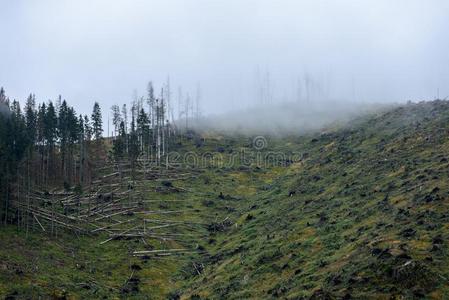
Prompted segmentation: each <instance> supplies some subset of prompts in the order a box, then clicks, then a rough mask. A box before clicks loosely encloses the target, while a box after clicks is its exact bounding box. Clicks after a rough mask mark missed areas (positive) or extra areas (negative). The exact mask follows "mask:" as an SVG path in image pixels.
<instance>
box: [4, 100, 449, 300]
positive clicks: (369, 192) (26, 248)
mask: <svg viewBox="0 0 449 300" xmlns="http://www.w3.org/2000/svg"><path fill="white" fill-rule="evenodd" d="M448 137H449V102H446V101H432V102H423V103H418V104H412V103H410V104H407V105H404V106H400V107H396V108H393V109H390V110H388V111H386V112H379V113H377V114H372V115H369V116H365V117H360V118H358V119H356V120H353V121H352V122H350V123H349V124H348V125H345V126H344V127H341V128H327V129H326V130H323V131H322V132H319V133H313V134H307V135H293V134H291V135H289V136H284V137H265V138H262V137H257V138H254V137H253V138H249V137H246V136H241V137H238V136H227V135H217V134H216V133H214V134H210V135H206V134H204V135H203V136H197V135H194V134H192V135H190V136H187V137H185V139H184V140H182V141H180V142H179V143H178V145H177V148H176V149H172V150H173V151H177V153H178V154H179V155H180V157H184V159H183V160H179V158H178V160H179V162H180V163H179V164H177V165H176V166H175V165H172V167H173V168H172V169H170V168H155V169H151V170H150V172H149V174H150V175H148V174H147V171H145V173H144V175H142V174H141V173H139V174H140V175H141V176H140V177H138V178H139V179H138V180H136V181H135V182H133V190H134V191H133V192H132V193H133V194H132V195H134V196H133V197H135V198H132V199H131V200H130V198H129V197H128V198H127V199H126V198H125V197H123V199H122V198H120V201H123V202H124V204H123V203H122V204H121V206H120V207H121V209H123V208H127V209H129V210H131V208H132V209H133V210H132V213H120V214H117V215H113V216H112V215H109V216H108V217H105V218H103V216H101V215H96V216H95V218H94V220H93V221H95V222H93V221H92V222H90V221H89V222H90V223H89V226H90V225H92V224H93V225H94V226H97V227H93V228H91V227H89V228H88V229H89V231H90V232H93V231H95V229H94V228H97V229H98V228H100V229H101V228H106V227H107V228H108V230H98V232H97V231H95V232H96V233H95V234H87V235H84V234H83V235H78V234H74V233H73V232H72V231H70V230H63V229H61V230H60V231H59V234H58V236H57V237H56V238H55V237H49V236H48V235H47V234H46V233H45V232H43V231H41V230H34V231H30V232H29V233H28V234H27V233H26V232H24V230H22V229H21V230H17V229H16V228H15V227H13V226H7V227H1V228H0V240H1V243H2V246H1V247H0V295H1V296H3V297H5V298H8V299H16V298H18V299H23V298H38V297H44V298H48V297H53V298H58V299H65V298H67V299H81V298H135V299H166V298H171V299H179V298H181V299H223V298H225V299H251V298H252V299H267V298H268V299H269V298H287V299H304V298H305V299H309V298H310V299H342V298H344V299H352V298H354V299H366V298H376V299H378V298H380V299H382V298H384V299H390V298H396V299H401V297H404V298H406V299H413V298H422V297H426V298H435V299H444V298H448V297H449V282H448V280H449V269H448V268H447V267H446V266H447V265H448V264H449V255H448V249H447V241H446V240H447V238H448V236H449V215H448V213H447V211H448V209H449V202H448V199H449V184H448V182H449V181H448V177H449V176H448V172H447V168H448V167H449V161H448V159H449V139H448ZM189 153H190V154H192V153H193V154H194V155H193V156H191V155H190V154H189ZM189 155H190V156H189ZM141 169H142V170H143V169H145V166H141ZM102 172H103V173H102V174H101V176H100V177H99V179H98V181H99V182H98V183H97V186H96V189H97V192H98V189H100V188H101V189H103V190H104V192H103V194H104V193H106V192H111V190H110V189H111V187H112V186H119V188H117V189H118V190H117V191H116V192H117V193H118V194H124V193H126V190H127V189H128V190H129V184H128V188H127V187H126V184H122V182H120V180H119V178H116V177H113V179H111V178H110V177H108V174H109V173H110V171H109V170H107V166H106V167H105V169H104V170H103V171H102ZM85 193H87V192H85ZM86 197H87V198H88V196H86ZM87 198H86V199H87ZM61 199H62V198H61ZM126 201H128V202H126ZM133 201H134V202H133ZM89 203H90V202H89ZM133 203H135V204H136V206H135V207H133V206H132V205H133ZM142 203H143V204H142ZM126 205H128V206H126ZM78 211H79V210H78ZM89 212H90V210H89ZM120 212H122V211H120ZM101 213H103V212H101ZM61 218H62V216H61ZM89 220H90V219H89ZM144 220H145V221H144ZM125 222H130V223H132V225H129V226H128V225H126V224H125ZM146 222H150V223H151V222H153V223H156V224H159V225H161V226H165V227H158V226H159V225H156V226H153V225H152V227H151V229H148V227H146V226H148V225H146V224H148V223H146ZM157 222H159V223H157ZM113 224H118V225H117V226H119V227H120V228H121V229H120V233H121V234H120V235H117V232H115V231H113V230H110V229H111V228H110V227H109V226H111V225H113ZM36 226H37V225H36ZM71 226H75V225H71ZM77 226H81V225H79V224H78V225H77ZM114 226H115V225H114ZM83 229H84V227H83ZM86 230H87V227H86ZM146 230H149V231H148V232H149V233H148V232H147V231H146ZM125 231H126V232H125ZM125 233H126V235H125ZM27 235H28V236H27ZM173 249H182V251H178V252H179V253H176V251H175V252H170V253H168V252H167V253H166V254H167V255H159V254H160V253H165V252H151V251H154V250H158V251H160V250H163V251H167V250H173ZM137 251H147V252H137ZM154 253H156V254H154ZM140 254H142V255H140ZM153 254H154V255H153Z"/></svg>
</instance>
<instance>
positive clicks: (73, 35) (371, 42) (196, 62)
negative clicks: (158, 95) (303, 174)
mask: <svg viewBox="0 0 449 300" xmlns="http://www.w3.org/2000/svg"><path fill="white" fill-rule="evenodd" d="M0 4H1V6H0V37H1V43H0V86H4V88H5V89H6V91H7V94H8V95H9V96H10V97H11V98H17V99H20V100H22V99H25V98H26V95H27V94H29V93H30V92H33V93H35V94H36V97H37V98H38V100H40V101H43V100H47V99H55V98H56V97H57V95H58V94H62V95H63V97H64V98H65V99H67V100H68V101H69V102H70V103H72V104H73V105H75V107H76V109H77V110H78V111H80V112H83V113H87V112H89V111H90V110H91V106H92V102H93V101H94V100H96V101H99V102H100V103H101V104H102V105H103V107H104V108H105V109H109V107H110V106H111V105H112V104H113V103H123V102H128V101H130V99H131V97H132V94H133V90H134V89H137V91H138V93H139V94H144V93H145V87H146V83H147V82H148V81H149V80H153V81H154V83H155V85H156V86H160V84H161V83H162V82H163V81H165V79H166V77H167V76H168V75H169V76H170V78H171V82H172V88H173V90H174V91H173V92H175V91H176V89H177V86H178V85H182V86H183V90H184V91H187V90H190V92H191V93H192V94H194V91H195V86H196V85H197V83H200V84H201V89H202V94H203V99H202V102H203V110H204V111H206V112H219V111H222V110H226V109H229V108H230V107H231V106H232V105H234V106H245V105H249V104H250V103H253V102H254V101H255V95H256V93H255V73H256V70H257V68H259V70H262V72H265V71H269V72H270V78H271V84H272V90H273V95H274V96H273V97H274V98H276V99H277V98H279V99H289V100H293V99H294V98H295V96H294V94H295V84H296V83H297V82H298V80H302V79H301V78H303V76H304V74H305V73H308V74H311V76H313V77H314V78H316V80H322V81H323V82H326V86H327V88H328V90H329V94H330V97H332V98H335V99H351V100H353V99H355V100H357V101H403V100H407V99H412V100H418V99H424V98H427V99H429V98H434V97H435V96H437V89H438V88H439V93H440V97H441V98H443V97H446V96H449V1H447V0H433V1H428V0H395V1H392V0H372V1H369V0H366V1H360V0H353V1H350V0H338V1H337V0H335V1H331V0H328V1H319V0H313V1H312V0H310V1H300V0H291V1H287V0H285V1H282V0H276V1H275V0H271V1H268V0H267V1H264V0H257V1H256V0H255V1H250V0H220V1H214V0H160V1H156V0H147V1H137V0H123V1H120V0H114V1H112V0H76V1H71V0H70V1H68V0H67V1H65V0H54V1H49V0H39V1H31V0H30V1H21V0H0ZM175 94H176V93H175Z"/></svg>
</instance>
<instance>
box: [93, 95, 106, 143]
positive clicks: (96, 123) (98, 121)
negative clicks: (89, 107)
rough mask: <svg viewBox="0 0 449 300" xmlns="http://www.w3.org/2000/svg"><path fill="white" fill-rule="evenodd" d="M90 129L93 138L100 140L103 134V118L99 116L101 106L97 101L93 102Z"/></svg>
mask: <svg viewBox="0 0 449 300" xmlns="http://www.w3.org/2000/svg"><path fill="white" fill-rule="evenodd" d="M91 118H92V129H93V135H94V137H95V140H97V141H99V140H101V137H102V134H103V127H102V126H103V120H102V117H101V108H100V105H99V104H98V102H95V104H94V108H93V111H92V116H91Z"/></svg>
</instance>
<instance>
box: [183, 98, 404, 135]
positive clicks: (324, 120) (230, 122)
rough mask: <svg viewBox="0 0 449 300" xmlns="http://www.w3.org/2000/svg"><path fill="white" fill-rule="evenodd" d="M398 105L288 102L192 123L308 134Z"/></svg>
mask: <svg viewBox="0 0 449 300" xmlns="http://www.w3.org/2000/svg"><path fill="white" fill-rule="evenodd" d="M396 105H398V104H379V103H377V104H375V103H372V104H370V103H363V102H358V103H357V102H350V101H315V102H309V103H304V102H301V103H295V102H285V103H279V104H272V105H260V106H254V107H252V108H246V109H242V110H236V111H230V112H226V113H222V114H211V115H207V116H204V117H201V118H198V119H193V120H191V121H190V122H191V125H190V126H192V128H193V129H195V130H197V131H200V132H202V131H210V130H211V131H217V132H226V133H228V134H269V135H286V134H304V133H307V132H311V131H317V130H325V129H326V127H328V126H341V125H344V124H346V123H347V122H349V121H351V120H353V119H354V118H356V117H360V116H363V115H367V114H370V113H375V112H380V111H383V110H385V109H388V108H391V107H394V106H396ZM188 122H189V121H187V126H188ZM176 125H177V126H178V127H180V128H183V127H185V126H186V120H185V119H181V120H177V121H176Z"/></svg>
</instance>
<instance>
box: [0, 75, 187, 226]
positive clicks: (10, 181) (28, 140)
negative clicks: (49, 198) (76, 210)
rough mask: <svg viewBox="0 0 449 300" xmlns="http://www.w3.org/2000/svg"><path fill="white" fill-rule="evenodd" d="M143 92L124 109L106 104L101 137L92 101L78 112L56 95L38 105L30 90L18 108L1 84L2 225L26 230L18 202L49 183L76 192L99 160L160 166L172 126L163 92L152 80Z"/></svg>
mask: <svg viewBox="0 0 449 300" xmlns="http://www.w3.org/2000/svg"><path fill="white" fill-rule="evenodd" d="M147 91H148V95H147V97H146V99H144V97H141V98H140V99H136V100H134V101H133V102H132V105H131V107H130V108H129V111H128V108H127V105H126V104H123V105H122V106H121V107H120V106H118V105H113V106H112V107H111V113H112V118H113V119H112V125H113V131H111V133H112V136H110V137H109V136H108V137H103V136H104V134H103V133H104V125H103V117H102V109H101V107H100V105H99V104H98V103H97V102H95V103H94V104H93V108H92V114H91V115H82V114H79V115H78V114H77V113H76V111H75V109H74V108H73V107H72V106H70V105H69V104H68V103H67V101H66V100H64V99H62V97H61V96H59V97H58V98H57V100H56V101H54V102H53V101H51V100H49V101H47V102H42V103H37V102H36V98H35V95H34V94H30V95H29V96H28V98H27V99H26V102H25V105H24V107H23V108H21V106H20V103H19V101H17V100H12V101H11V100H10V99H9V98H8V96H7V95H6V92H5V90H4V89H3V88H1V89H0V108H1V109H0V112H1V113H0V155H1V157H2V159H1V165H0V180H1V181H0V197H1V210H0V215H1V220H2V224H5V225H6V224H13V223H16V222H20V223H21V224H25V226H27V228H28V225H29V224H28V220H29V216H28V215H27V213H24V212H22V211H20V208H19V207H18V206H17V203H22V204H23V203H29V201H30V199H29V198H30V194H32V193H33V192H34V191H36V190H39V191H41V192H44V193H48V191H49V190H50V189H52V188H54V187H63V188H64V189H65V190H67V191H69V190H76V191H77V192H78V193H81V192H82V190H83V187H85V186H88V185H90V184H91V183H92V179H93V178H94V176H95V175H96V174H95V172H96V171H95V170H96V169H97V168H99V167H100V166H101V165H102V164H103V161H104V160H109V161H111V162H112V163H114V162H115V163H116V166H117V171H120V163H121V162H123V161H128V162H129V163H130V165H131V168H132V170H134V167H135V163H136V161H137V159H138V158H139V157H144V158H145V159H146V160H148V161H151V162H154V163H155V164H160V163H161V161H162V160H163V157H165V155H166V153H167V152H168V149H169V147H170V146H171V145H172V144H173V143H174V141H175V138H176V136H175V134H176V127H175V125H174V123H171V122H169V116H168V113H167V102H166V101H167V100H166V99H164V96H166V95H164V91H163V90H162V92H161V96H160V97H156V96H155V94H154V89H153V85H152V83H151V82H150V83H149V84H148V89H147ZM187 103H188V102H187ZM188 108H191V107H189V106H188ZM192 111H193V110H192ZM108 122H109V119H108ZM186 126H188V125H186ZM108 128H109V124H108ZM186 128H187V127H186ZM14 203H15V205H14Z"/></svg>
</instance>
